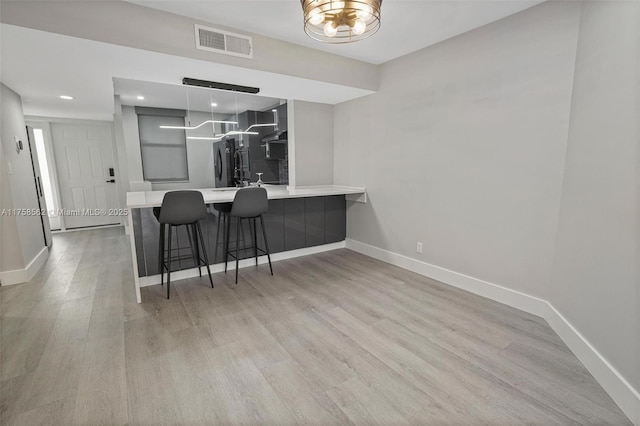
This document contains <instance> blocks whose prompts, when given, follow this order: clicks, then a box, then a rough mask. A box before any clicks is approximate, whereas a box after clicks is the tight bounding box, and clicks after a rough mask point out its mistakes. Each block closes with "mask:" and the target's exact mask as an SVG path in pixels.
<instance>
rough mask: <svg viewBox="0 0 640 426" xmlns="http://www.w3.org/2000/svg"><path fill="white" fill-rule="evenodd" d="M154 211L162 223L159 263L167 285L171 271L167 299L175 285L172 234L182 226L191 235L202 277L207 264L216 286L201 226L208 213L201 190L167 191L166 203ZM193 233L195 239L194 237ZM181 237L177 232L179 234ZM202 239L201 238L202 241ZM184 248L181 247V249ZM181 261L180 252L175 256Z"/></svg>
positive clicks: (195, 260) (161, 277)
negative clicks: (172, 266)
mask: <svg viewBox="0 0 640 426" xmlns="http://www.w3.org/2000/svg"><path fill="white" fill-rule="evenodd" d="M153 214H154V215H155V216H156V218H157V219H158V222H160V244H159V249H158V264H159V265H160V284H164V281H163V280H164V270H165V269H166V270H167V299H169V291H170V287H171V261H172V260H173V258H172V257H171V248H172V247H171V234H172V232H171V231H172V229H173V228H174V227H178V226H186V227H187V236H188V237H189V246H190V248H191V254H192V255H193V260H194V262H195V264H196V265H197V266H198V271H199V273H200V276H202V264H203V263H204V265H205V266H206V267H207V273H208V274H209V281H210V282H211V288H213V278H212V277H211V270H210V269H209V257H208V256H207V249H206V248H205V242H204V236H203V235H202V229H201V228H200V222H199V221H200V220H201V219H204V218H205V217H206V216H207V210H206V208H205V205H204V198H202V193H201V192H200V191H171V192H167V193H166V194H165V195H164V198H163V199H162V206H161V207H160V208H157V207H156V208H154V209H153ZM167 225H169V238H168V244H167V247H168V250H167V251H168V255H167V258H166V260H165V257H164V254H165V244H164V239H165V230H166V226H167ZM192 236H193V239H192ZM176 238H177V233H176ZM198 239H199V240H200V241H199V243H200V244H198ZM200 245H201V246H202V257H201V256H200ZM179 249H180V248H179V247H178V250H179ZM175 259H176V260H180V252H179V251H178V256H177V257H176V258H175Z"/></svg>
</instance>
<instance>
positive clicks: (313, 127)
mask: <svg viewBox="0 0 640 426" xmlns="http://www.w3.org/2000/svg"><path fill="white" fill-rule="evenodd" d="M288 107H289V114H288V119H289V121H288V122H289V123H290V124H289V155H290V156H291V157H293V158H292V160H293V161H291V160H290V163H289V164H290V167H289V173H290V174H289V184H290V185H291V186H309V185H331V184H333V105H327V104H319V103H315V102H304V101H295V100H290V101H288ZM292 171H293V173H292Z"/></svg>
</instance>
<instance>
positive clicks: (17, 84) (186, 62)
mask: <svg viewBox="0 0 640 426" xmlns="http://www.w3.org/2000/svg"><path fill="white" fill-rule="evenodd" d="M0 58H1V59H2V62H1V73H0V79H1V80H2V82H3V83H5V84H6V85H7V86H9V87H10V88H12V89H13V90H15V91H16V92H17V93H18V94H20V95H21V96H22V102H23V109H24V113H25V115H36V116H45V117H60V118H83V119H95V120H112V119H113V110H114V109H113V105H114V100H113V95H114V87H113V78H126V79H132V80H140V81H150V82H155V83H164V84H173V85H177V86H178V87H180V88H182V84H181V83H182V78H183V77H185V74H187V72H188V76H189V77H191V78H196V79H202V80H210V79H211V76H212V75H215V76H216V81H227V82H233V83H236V84H244V85H247V86H252V87H260V89H261V91H260V94H261V95H263V96H267V97H271V98H278V99H279V98H283V99H299V100H304V101H310V102H321V103H327V104H336V103H340V102H344V101H347V100H350V99H355V98H358V97H361V96H364V95H367V94H369V93H371V92H370V91H368V90H364V89H357V88H353V87H346V86H340V85H337V84H331V83H325V82H320V81H313V80H305V79H302V78H297V77H291V76H286V75H282V74H274V73H269V72H264V71H259V70H254V69H248V68H239V67H233V66H229V65H223V64H218V63H214V62H209V61H200V60H196V59H189V58H183V57H178V56H172V55H166V54H162V53H156V52H151V51H148V50H141V49H133V48H130V47H124V46H118V45H113V44H108V43H102V42H97V41H93V40H86V39H81V38H76V37H69V36H65V35H60V34H54V33H48V32H44V31H38V30H32V29H29V28H24V27H17V26H14V25H7V24H0ZM140 94H141V95H143V96H144V95H145V94H144V93H140ZM60 95H71V96H73V97H74V98H75V99H74V100H72V101H65V100H62V99H60V98H59V96H60Z"/></svg>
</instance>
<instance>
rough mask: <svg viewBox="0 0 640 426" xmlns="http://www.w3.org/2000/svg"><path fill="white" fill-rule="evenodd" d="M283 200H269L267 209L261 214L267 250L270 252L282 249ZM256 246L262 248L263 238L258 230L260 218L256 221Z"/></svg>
mask: <svg viewBox="0 0 640 426" xmlns="http://www.w3.org/2000/svg"><path fill="white" fill-rule="evenodd" d="M284 201H285V200H269V211H268V212H267V213H266V214H265V215H263V219H264V227H265V229H266V231H267V240H268V241H269V250H270V251H271V253H279V252H281V251H284V250H285V248H284V246H285V244H284V234H285V232H284ZM257 231H258V232H257V233H258V247H260V248H263V249H264V238H263V237H262V231H261V230H260V220H258V223H257Z"/></svg>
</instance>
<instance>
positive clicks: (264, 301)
mask: <svg viewBox="0 0 640 426" xmlns="http://www.w3.org/2000/svg"><path fill="white" fill-rule="evenodd" d="M274 272H275V276H274V277H271V276H270V275H269V274H268V269H267V267H266V266H260V267H259V268H258V269H253V268H248V269H244V270H241V271H240V281H239V284H238V286H235V285H234V284H233V274H229V276H228V277H225V276H224V274H218V275H216V276H214V283H215V286H216V287H215V289H211V288H210V287H209V283H208V281H207V280H206V278H203V279H190V280H185V281H181V282H176V283H175V285H174V286H172V298H171V300H169V301H168V300H166V299H165V297H164V289H163V288H162V287H160V286H154V287H147V288H144V289H143V291H144V293H143V299H144V300H145V301H146V302H145V303H143V304H142V305H138V304H136V303H135V294H134V288H133V278H132V267H131V260H130V253H129V240H128V238H127V237H126V236H125V235H124V233H123V230H122V229H121V228H109V229H102V230H90V231H82V232H72V233H67V234H58V235H56V236H55V245H54V248H53V250H52V251H51V255H50V258H49V260H48V262H47V264H46V266H45V267H44V268H43V270H42V271H41V272H40V273H39V274H38V276H37V277H36V279H35V280H34V281H33V282H31V283H27V284H22V285H17V286H10V287H3V288H1V289H0V296H1V303H2V304H1V308H2V312H1V320H2V323H1V329H2V335H1V339H2V340H1V341H0V342H1V348H0V350H1V352H0V356H1V358H0V361H1V364H2V365H1V367H2V368H1V377H0V380H1V382H0V384H1V390H0V414H1V418H0V423H2V424H3V425H9V424H23V425H37V424H41V423H47V424H60V425H70V424H91V425H93V424H132V425H137V424H147V425H152V424H153V425H156V424H171V423H174V424H175V423H183V424H211V423H243V424H249V423H269V424H293V423H311V424H332V423H341V424H350V423H358V424H373V423H378V424H404V423H411V424H522V423H529V424H540V425H553V424H594V425H602V424H612V425H623V424H630V422H629V420H628V419H627V418H626V417H625V416H624V415H623V414H622V413H621V411H620V410H619V409H618V408H617V406H616V405H615V404H614V403H613V401H612V400H611V399H610V398H609V397H608V396H607V394H606V393H605V392H604V391H603V390H602V388H601V387H600V386H599V385H598V383H597V382H596V381H595V380H594V379H593V377H592V376H591V375H590V374H589V373H588V372H587V371H586V370H585V368H584V367H583V366H582V364H581V363H580V362H579V361H578V360H577V359H576V358H575V356H574V355H573V354H572V353H571V352H570V351H569V350H568V349H567V348H566V346H565V345H564V344H563V343H562V342H561V341H560V339H559V338H558V336H557V335H555V334H554V332H553V331H552V330H551V329H550V328H549V326H548V325H547V324H546V323H545V322H544V321H543V320H541V319H540V318H537V317H534V316H531V315H528V314H525V313H522V312H519V311H517V310H515V309H511V308H509V307H507V306H504V305H501V304H498V303H496V302H492V301H490V300H487V299H483V298H481V297H477V296H474V295H471V294H469V293H465V292H463V291H460V290H457V289H454V288H451V287H448V286H445V285H442V284H439V283H437V282H434V281H432V280H429V279H427V278H424V277H421V276H419V275H415V274H413V273H410V272H407V271H404V270H402V269H399V268H395V267H393V266H390V265H387V264H385V263H382V262H378V261H376V260H373V259H371V258H367V257H365V256H362V255H359V254H356V253H354V252H351V251H348V250H337V251H333V252H328V253H324V254H319V255H313V256H308V257H303V258H298V259H294V260H289V261H283V262H278V263H276V264H274Z"/></svg>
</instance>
